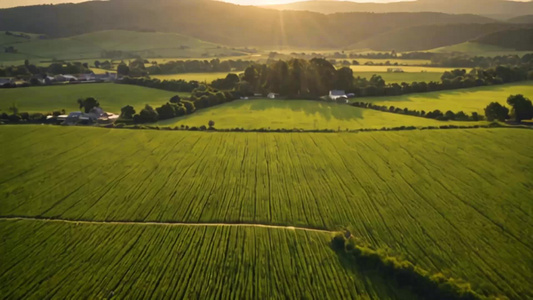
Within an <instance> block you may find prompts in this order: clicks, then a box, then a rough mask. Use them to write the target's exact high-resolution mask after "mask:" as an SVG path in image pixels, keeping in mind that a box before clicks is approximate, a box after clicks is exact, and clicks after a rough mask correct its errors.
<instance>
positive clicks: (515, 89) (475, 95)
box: [354, 81, 533, 115]
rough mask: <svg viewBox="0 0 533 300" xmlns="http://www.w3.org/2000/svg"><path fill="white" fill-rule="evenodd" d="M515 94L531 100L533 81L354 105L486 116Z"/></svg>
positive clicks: (396, 97) (403, 96) (370, 100)
mask: <svg viewBox="0 0 533 300" xmlns="http://www.w3.org/2000/svg"><path fill="white" fill-rule="evenodd" d="M516 94H522V95H524V96H526V97H529V98H530V99H532V98H533V81H526V82H519V83H512V84H505V85H495V86H484V87H478V88H471V89H460V90H452V91H439V92H431V93H423V94H411V95H402V96H393V97H373V98H359V99H356V100H354V101H364V102H371V103H374V104H379V105H386V106H395V107H401V108H409V109H411V110H425V111H430V110H436V109H438V110H441V111H443V112H445V111H447V110H451V111H453V112H458V111H461V110H462V111H464V112H465V113H468V114H471V113H472V112H477V113H479V114H482V115H484V114H485V111H484V110H485V107H487V105H489V104H490V103H491V102H499V103H500V104H502V105H506V106H508V105H507V98H508V97H509V96H510V95H516Z"/></svg>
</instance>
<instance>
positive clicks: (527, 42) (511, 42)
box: [475, 28, 533, 51]
mask: <svg viewBox="0 0 533 300" xmlns="http://www.w3.org/2000/svg"><path fill="white" fill-rule="evenodd" d="M475 42H478V43H480V44H487V45H493V46H499V47H506V48H511V49H515V50H518V51H529V50H533V28H523V29H511V30H504V31H499V32H494V33H491V34H488V35H486V36H483V37H481V38H479V39H477V40H476V41H475Z"/></svg>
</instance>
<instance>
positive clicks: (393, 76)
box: [353, 72, 442, 84]
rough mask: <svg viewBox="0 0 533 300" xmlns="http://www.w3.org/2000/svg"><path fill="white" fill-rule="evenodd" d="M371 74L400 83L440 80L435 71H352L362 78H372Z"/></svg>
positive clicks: (387, 80) (387, 81)
mask: <svg viewBox="0 0 533 300" xmlns="http://www.w3.org/2000/svg"><path fill="white" fill-rule="evenodd" d="M373 75H379V76H381V77H382V78H383V79H384V80H385V82H386V83H397V84H401V83H402V82H407V83H411V82H415V81H416V82H421V81H424V82H430V81H436V82H440V81H441V79H440V78H441V77H442V73H437V72H405V73H388V72H354V74H353V76H354V77H358V76H359V77H363V78H368V79H370V78H372V76H373Z"/></svg>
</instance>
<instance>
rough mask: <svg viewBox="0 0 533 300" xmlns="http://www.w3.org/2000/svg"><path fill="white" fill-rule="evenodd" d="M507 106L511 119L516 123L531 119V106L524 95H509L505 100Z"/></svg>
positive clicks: (532, 114) (532, 111)
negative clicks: (509, 106) (509, 109)
mask: <svg viewBox="0 0 533 300" xmlns="http://www.w3.org/2000/svg"><path fill="white" fill-rule="evenodd" d="M507 104H509V105H511V107H512V111H511V117H512V118H513V119H515V120H516V122H522V120H530V119H533V104H532V103H531V100H529V99H528V98H526V97H524V95H511V96H509V98H507Z"/></svg>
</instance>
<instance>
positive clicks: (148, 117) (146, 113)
mask: <svg viewBox="0 0 533 300" xmlns="http://www.w3.org/2000/svg"><path fill="white" fill-rule="evenodd" d="M195 111H196V106H195V105H194V103H193V102H192V101H187V100H182V99H181V97H180V96H178V95H176V96H174V97H172V98H170V101H169V102H167V103H166V104H163V105H162V106H160V107H157V108H155V109H154V108H153V107H152V106H150V105H146V106H145V107H144V108H143V109H142V110H141V111H140V112H139V114H136V111H135V108H133V107H132V106H130V105H127V106H125V107H123V108H122V109H121V113H120V121H121V122H126V123H128V122H133V123H136V124H143V123H154V122H157V121H160V120H167V119H172V118H176V117H181V116H184V115H188V114H192V113H194V112H195Z"/></svg>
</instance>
